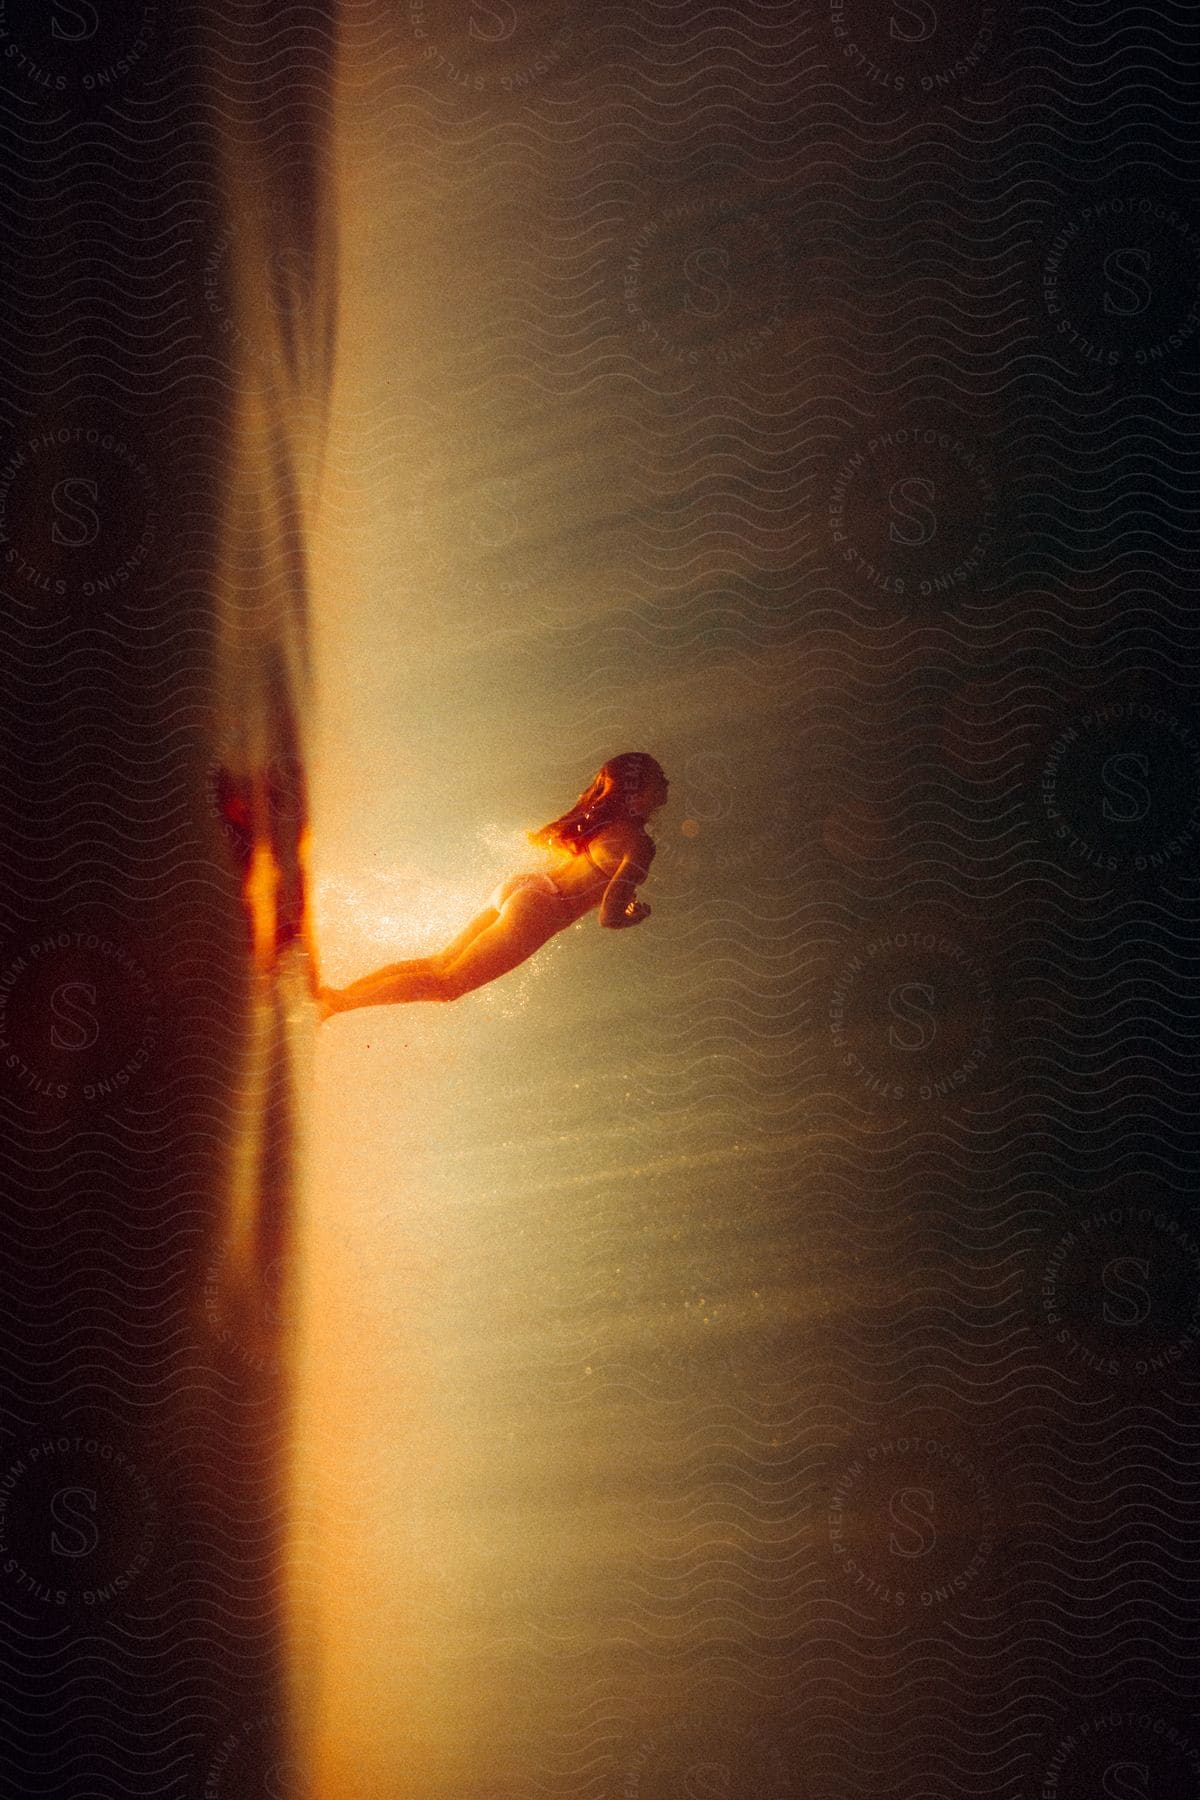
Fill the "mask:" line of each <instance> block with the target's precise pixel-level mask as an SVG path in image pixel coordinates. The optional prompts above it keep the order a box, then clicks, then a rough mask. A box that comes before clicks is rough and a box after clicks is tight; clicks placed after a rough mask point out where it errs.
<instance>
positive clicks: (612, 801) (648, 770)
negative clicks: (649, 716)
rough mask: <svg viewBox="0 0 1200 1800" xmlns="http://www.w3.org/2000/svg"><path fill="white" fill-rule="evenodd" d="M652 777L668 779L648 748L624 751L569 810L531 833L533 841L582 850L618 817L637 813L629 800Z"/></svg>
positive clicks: (530, 836) (611, 759)
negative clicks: (648, 751) (648, 752)
mask: <svg viewBox="0 0 1200 1800" xmlns="http://www.w3.org/2000/svg"><path fill="white" fill-rule="evenodd" d="M652 776H657V777H658V778H659V780H660V781H665V780H666V776H665V775H664V774H663V771H662V768H661V767H660V765H659V764H658V763H657V762H655V760H654V758H653V757H652V756H650V755H648V754H647V752H646V751H645V750H623V751H622V752H621V754H620V756H613V757H610V759H609V760H608V762H606V763H605V764H604V766H603V768H602V769H601V770H600V772H599V774H598V775H597V776H596V778H595V780H594V781H593V782H592V783H591V785H590V786H589V787H586V788H584V790H583V792H582V794H580V796H579V798H578V800H576V802H575V804H574V806H572V807H571V808H570V810H569V811H568V812H565V813H563V814H562V816H561V818H557V819H551V821H550V823H549V824H548V825H543V826H542V827H541V829H540V830H539V831H531V832H529V834H528V836H529V840H530V842H531V843H534V844H540V845H544V846H548V847H550V848H552V849H557V848H562V849H566V850H582V849H583V847H584V845H585V844H587V843H588V842H589V841H590V840H591V839H592V838H594V837H595V835H596V833H597V832H598V831H602V830H603V829H604V827H605V826H606V825H611V824H612V822H613V820H614V819H628V818H631V817H633V816H634V815H633V814H631V813H630V811H629V802H630V800H631V799H632V798H633V796H634V795H635V794H639V793H640V792H641V790H642V789H643V788H644V787H645V785H646V783H647V782H648V781H649V780H650V779H651V777H652Z"/></svg>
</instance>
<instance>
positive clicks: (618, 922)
mask: <svg viewBox="0 0 1200 1800" xmlns="http://www.w3.org/2000/svg"><path fill="white" fill-rule="evenodd" d="M649 916H650V908H649V907H648V906H647V904H646V902H645V901H644V900H631V901H630V902H629V905H628V906H627V907H626V908H625V911H624V912H623V913H618V914H617V916H616V918H615V919H603V918H602V919H601V921H600V923H601V924H602V925H606V926H607V927H608V929H609V930H610V931H621V930H623V929H624V928H625V926H626V925H640V924H641V922H642V920H643V919H648V918H649Z"/></svg>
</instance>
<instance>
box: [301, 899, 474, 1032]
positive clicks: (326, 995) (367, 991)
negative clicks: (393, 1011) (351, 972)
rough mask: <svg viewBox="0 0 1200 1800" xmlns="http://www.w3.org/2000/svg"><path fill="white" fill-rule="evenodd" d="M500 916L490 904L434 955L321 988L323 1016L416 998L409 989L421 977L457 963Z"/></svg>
mask: <svg viewBox="0 0 1200 1800" xmlns="http://www.w3.org/2000/svg"><path fill="white" fill-rule="evenodd" d="M499 916H500V915H499V913H498V912H497V911H496V908H495V907H494V906H486V907H484V909H483V911H482V912H481V913H476V915H475V917H474V918H473V919H472V920H471V923H470V924H469V925H468V926H467V927H466V928H465V930H463V931H460V932H459V934H458V936H457V937H456V938H453V939H452V940H451V941H450V943H448V944H447V945H446V947H445V949H444V950H435V951H434V952H433V953H432V955H430V956H412V957H409V958H408V959H407V960H406V961H404V962H395V963H388V964H387V966H386V968H383V969H376V970H375V972H374V973H373V974H371V975H363V976H361V977H360V979H359V980H358V981H352V982H350V984H349V986H348V987H344V988H330V987H323V988H321V989H320V990H319V992H318V995H317V1004H318V1006H319V1007H320V1010H321V1017H322V1019H327V1018H328V1017H329V1015H330V1013H335V1012H352V1011H353V1010H354V1009H355V1008H356V1007H359V1006H388V1005H390V1004H392V1003H393V1002H394V1001H396V1000H400V999H410V998H411V999H416V998H417V995H416V994H410V993H409V991H408V989H409V988H410V987H411V986H412V984H413V983H414V982H415V981H416V980H417V979H418V977H420V976H422V975H426V976H428V975H433V974H436V973H437V971H439V970H440V969H442V968H444V967H445V966H446V964H447V963H449V962H453V960H454V958H455V957H456V956H460V955H461V954H462V952H463V951H464V950H465V949H466V947H467V945H468V944H470V943H471V942H473V940H474V939H475V938H477V937H478V936H479V934H480V932H481V931H486V930H487V928H488V926H489V925H494V924H495V922H496V920H497V919H498V918H499Z"/></svg>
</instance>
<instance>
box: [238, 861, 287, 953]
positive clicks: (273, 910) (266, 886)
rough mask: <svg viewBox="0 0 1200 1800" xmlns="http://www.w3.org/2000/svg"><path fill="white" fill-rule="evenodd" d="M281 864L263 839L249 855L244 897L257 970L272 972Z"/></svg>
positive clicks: (243, 889) (243, 891)
mask: <svg viewBox="0 0 1200 1800" xmlns="http://www.w3.org/2000/svg"><path fill="white" fill-rule="evenodd" d="M279 882H280V874H279V864H278V863H277V862H276V860H275V857H274V854H273V853H272V850H271V846H270V845H269V844H266V843H264V842H263V841H262V839H261V838H260V839H259V841H258V842H257V843H256V844H255V846H254V849H253V850H252V851H251V853H250V867H249V868H248V869H247V871H246V879H245V882H244V884H243V887H242V894H243V897H244V899H245V902H246V910H247V912H248V913H249V915H250V929H251V932H252V935H253V942H254V966H255V968H256V969H267V968H270V966H271V964H272V962H273V961H274V958H275V930H276V920H277V917H278V900H279Z"/></svg>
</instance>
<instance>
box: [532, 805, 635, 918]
mask: <svg viewBox="0 0 1200 1800" xmlns="http://www.w3.org/2000/svg"><path fill="white" fill-rule="evenodd" d="M629 848H630V843H629V829H628V826H625V827H623V828H622V827H614V826H608V827H605V828H604V829H603V830H601V831H598V832H597V833H596V835H595V837H594V838H592V839H591V841H590V842H589V843H588V844H587V845H585V846H584V848H583V849H582V850H567V851H565V852H564V854H563V855H562V857H561V858H560V860H559V861H558V862H556V863H555V864H554V866H553V868H552V869H551V870H550V877H551V879H552V881H553V882H554V885H555V887H556V888H557V889H558V891H559V893H560V894H561V895H562V897H563V899H564V900H565V901H566V903H567V905H568V906H569V907H570V908H571V910H572V912H573V913H574V915H575V917H576V918H582V917H583V915H584V914H585V913H586V912H590V910H591V909H592V907H593V906H598V905H599V904H600V901H601V899H602V898H603V896H604V891H605V889H606V888H607V886H608V884H609V882H610V881H611V880H612V878H613V876H614V875H615V874H616V872H617V870H618V869H619V868H620V866H621V864H622V862H623V861H624V860H625V857H626V855H627V854H628V851H629Z"/></svg>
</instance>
